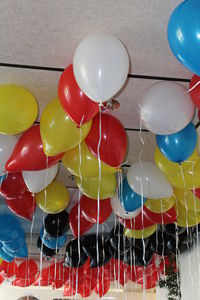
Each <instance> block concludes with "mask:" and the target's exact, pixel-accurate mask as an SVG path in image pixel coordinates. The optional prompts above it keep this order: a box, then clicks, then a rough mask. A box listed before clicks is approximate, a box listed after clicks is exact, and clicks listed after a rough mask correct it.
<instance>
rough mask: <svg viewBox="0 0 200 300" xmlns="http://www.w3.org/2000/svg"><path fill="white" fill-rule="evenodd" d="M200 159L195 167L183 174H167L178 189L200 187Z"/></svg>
mask: <svg viewBox="0 0 200 300" xmlns="http://www.w3.org/2000/svg"><path fill="white" fill-rule="evenodd" d="M199 170H200V159H198V160H197V163H196V164H195V166H194V168H193V169H191V170H189V171H188V172H185V173H183V174H177V175H167V177H168V179H169V181H170V182H171V184H172V185H173V186H174V187H176V188H178V189H188V190H189V189H193V188H199V187H200V173H199Z"/></svg>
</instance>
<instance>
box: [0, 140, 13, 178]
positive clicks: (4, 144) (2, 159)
mask: <svg viewBox="0 0 200 300" xmlns="http://www.w3.org/2000/svg"><path fill="white" fill-rule="evenodd" d="M16 143H17V138H16V136H14V135H3V134H0V176H1V175H3V174H4V170H5V164H6V162H7V161H8V159H9V157H10V155H11V154H12V152H13V149H14V147H15V145H16Z"/></svg>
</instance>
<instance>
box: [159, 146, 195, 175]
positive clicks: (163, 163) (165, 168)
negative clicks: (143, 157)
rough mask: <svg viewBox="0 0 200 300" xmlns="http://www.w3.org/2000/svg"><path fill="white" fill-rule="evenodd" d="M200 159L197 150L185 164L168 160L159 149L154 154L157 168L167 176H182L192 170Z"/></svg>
mask: <svg viewBox="0 0 200 300" xmlns="http://www.w3.org/2000/svg"><path fill="white" fill-rule="evenodd" d="M197 159H198V153H197V149H195V150H194V152H193V153H192V155H191V156H190V157H189V158H188V159H187V160H186V161H184V162H182V163H181V164H180V163H174V162H172V161H171V160H169V159H167V158H166V157H165V156H164V155H163V154H162V153H161V152H160V150H159V148H158V147H156V150H155V153H154V160H155V163H156V166H157V167H158V169H160V171H162V172H163V173H165V175H177V174H182V172H183V173H184V172H187V171H189V170H191V169H192V168H193V167H194V166H195V164H196V162H197Z"/></svg>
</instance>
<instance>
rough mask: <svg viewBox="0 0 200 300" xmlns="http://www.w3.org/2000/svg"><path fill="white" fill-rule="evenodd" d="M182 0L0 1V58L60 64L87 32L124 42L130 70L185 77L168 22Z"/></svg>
mask: <svg viewBox="0 0 200 300" xmlns="http://www.w3.org/2000/svg"><path fill="white" fill-rule="evenodd" d="M179 3H181V0H173V1H169V0H168V1H166V0H101V1H99V0H84V1H83V0H73V1H72V0H57V1H52V0H29V1H27V0H17V1H16V0H1V3H0V36H1V43H0V62H4V63H18V64H28V65H40V66H54V67H65V66H67V65H68V64H70V63H71V62H72V57H73V53H74V50H75V48H76V46H77V44H78V43H79V42H80V41H81V39H82V38H83V37H85V36H86V35H87V34H90V33H92V32H109V33H112V34H114V35H116V36H117V37H119V38H120V39H121V40H122V41H123V42H124V43H125V45H126V46H127V49H128V51H129V53H130V58H131V63H132V69H131V72H132V73H136V74H147V75H157V76H174V77H187V76H190V73H189V72H188V71H187V70H186V69H185V68H184V67H182V66H181V65H180V64H179V63H178V62H177V61H176V59H175V58H174V57H173V55H172V53H171V51H170V49H169V46H168V42H167V34H166V30H167V23H168V19H169V17H170V14H171V13H172V11H173V9H174V8H175V7H176V6H177V5H178V4H179Z"/></svg>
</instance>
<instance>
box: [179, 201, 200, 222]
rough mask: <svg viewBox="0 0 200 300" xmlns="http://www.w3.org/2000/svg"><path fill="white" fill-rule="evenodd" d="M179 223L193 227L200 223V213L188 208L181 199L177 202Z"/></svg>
mask: <svg viewBox="0 0 200 300" xmlns="http://www.w3.org/2000/svg"><path fill="white" fill-rule="evenodd" d="M176 213H177V225H178V226H180V227H191V226H195V225H197V224H199V223H200V213H199V212H194V211H190V210H187V209H186V207H185V206H183V205H182V204H181V203H180V202H179V201H177V203H176Z"/></svg>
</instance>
